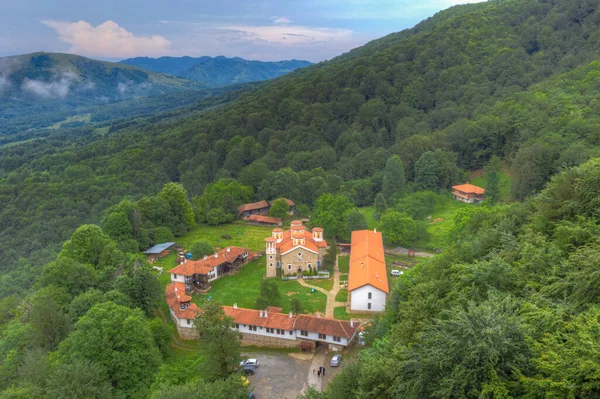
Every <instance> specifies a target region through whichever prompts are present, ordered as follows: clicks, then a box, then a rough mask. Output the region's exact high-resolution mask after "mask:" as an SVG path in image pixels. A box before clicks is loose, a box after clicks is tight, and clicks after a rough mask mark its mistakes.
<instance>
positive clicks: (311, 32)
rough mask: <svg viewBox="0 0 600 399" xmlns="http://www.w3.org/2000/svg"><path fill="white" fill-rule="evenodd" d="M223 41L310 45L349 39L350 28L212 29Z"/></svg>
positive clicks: (269, 27) (230, 27) (238, 26)
mask: <svg viewBox="0 0 600 399" xmlns="http://www.w3.org/2000/svg"><path fill="white" fill-rule="evenodd" d="M212 33H213V34H214V35H215V36H217V37H218V38H219V39H220V40H221V41H223V42H247V43H251V44H278V45H284V46H299V45H310V44H316V43H327V42H334V41H342V40H348V39H349V38H350V37H351V36H352V31H351V30H349V29H336V28H315V27H310V26H280V25H276V26H252V25H245V26H244V25H236V26H225V27H221V28H216V29H213V30H212Z"/></svg>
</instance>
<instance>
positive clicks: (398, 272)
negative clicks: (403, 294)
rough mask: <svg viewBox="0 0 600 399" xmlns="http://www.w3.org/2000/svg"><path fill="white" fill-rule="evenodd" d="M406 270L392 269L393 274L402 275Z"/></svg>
mask: <svg viewBox="0 0 600 399" xmlns="http://www.w3.org/2000/svg"><path fill="white" fill-rule="evenodd" d="M403 273H404V272H403V271H402V270H396V269H394V270H392V276H401V275H402V274H403Z"/></svg>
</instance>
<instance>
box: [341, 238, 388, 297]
mask: <svg viewBox="0 0 600 399" xmlns="http://www.w3.org/2000/svg"><path fill="white" fill-rule="evenodd" d="M367 284H368V285H371V286H373V287H375V288H377V289H380V290H381V291H383V292H385V293H389V292H390V290H389V287H388V281H387V270H386V267H385V255H384V252H383V238H382V236H381V233H377V232H375V231H373V230H358V231H353V232H352V246H351V249H350V270H349V274H348V291H352V290H355V289H357V288H360V287H363V286H365V285H367Z"/></svg>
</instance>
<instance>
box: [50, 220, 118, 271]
mask: <svg viewBox="0 0 600 399" xmlns="http://www.w3.org/2000/svg"><path fill="white" fill-rule="evenodd" d="M109 242H110V238H109V237H108V236H107V235H106V234H104V233H103V232H102V229H100V227H98V226H96V225H93V224H84V225H83V226H81V227H79V228H78V229H77V230H75V232H74V233H73V235H72V236H71V239H70V240H68V241H66V242H65V243H64V244H63V249H62V251H61V253H60V256H63V257H67V258H71V259H75V260H76V261H79V262H81V263H87V264H91V265H97V264H98V261H99V260H100V255H101V254H102V251H103V250H104V247H105V246H106V245H107V244H108V243H109Z"/></svg>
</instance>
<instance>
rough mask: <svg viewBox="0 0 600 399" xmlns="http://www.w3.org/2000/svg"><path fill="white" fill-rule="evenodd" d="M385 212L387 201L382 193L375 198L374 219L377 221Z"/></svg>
mask: <svg viewBox="0 0 600 399" xmlns="http://www.w3.org/2000/svg"><path fill="white" fill-rule="evenodd" d="M386 210H387V201H386V200H385V197H384V196H383V194H382V193H378V194H377V195H376V196H375V217H377V218H378V219H379V218H380V217H381V215H383V214H384V213H385V211H386Z"/></svg>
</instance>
